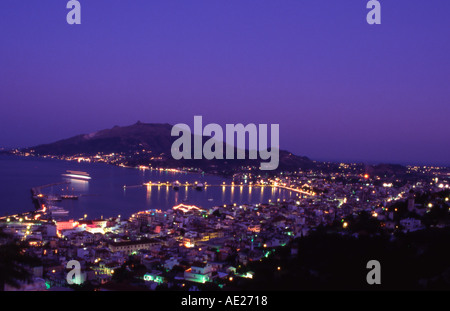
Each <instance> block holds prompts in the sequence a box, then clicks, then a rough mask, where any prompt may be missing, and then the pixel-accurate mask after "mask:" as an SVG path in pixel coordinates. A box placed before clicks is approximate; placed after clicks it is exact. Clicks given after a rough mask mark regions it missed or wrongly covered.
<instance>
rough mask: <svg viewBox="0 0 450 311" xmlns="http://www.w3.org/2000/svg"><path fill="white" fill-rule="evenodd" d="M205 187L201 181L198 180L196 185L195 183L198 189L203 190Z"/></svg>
mask: <svg viewBox="0 0 450 311" xmlns="http://www.w3.org/2000/svg"><path fill="white" fill-rule="evenodd" d="M203 187H204V185H203V184H202V183H201V182H199V183H197V182H196V183H195V185H194V188H195V189H196V190H202V189H203Z"/></svg>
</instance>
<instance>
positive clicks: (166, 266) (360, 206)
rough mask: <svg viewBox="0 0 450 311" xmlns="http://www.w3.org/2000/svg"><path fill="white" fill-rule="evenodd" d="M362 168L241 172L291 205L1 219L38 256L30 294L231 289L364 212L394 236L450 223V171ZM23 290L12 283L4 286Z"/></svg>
mask: <svg viewBox="0 0 450 311" xmlns="http://www.w3.org/2000/svg"><path fill="white" fill-rule="evenodd" d="M358 167H359V166H358V165H356V164H354V165H352V164H344V163H341V164H340V168H341V172H333V173H324V172H318V171H297V172H284V173H283V172H282V173H279V174H277V175H276V176H275V177H273V176H272V177H262V176H261V175H259V174H257V173H256V174H255V173H252V172H253V171H251V170H250V171H248V172H241V173H238V174H235V176H234V179H233V186H236V187H242V186H244V185H245V186H247V187H268V188H274V187H281V188H284V189H288V190H291V191H295V192H296V199H295V200H290V201H283V200H277V201H276V202H261V203H259V204H236V203H234V204H226V205H223V206H213V207H211V208H208V209H202V208H199V207H197V206H195V205H188V204H183V203H182V204H178V205H176V206H173V208H172V209H169V210H158V209H151V210H146V211H139V212H136V213H134V214H133V215H132V216H131V217H130V218H128V219H124V218H122V217H120V216H117V217H110V218H105V219H103V218H101V219H88V218H86V217H85V218H82V219H70V220H63V221H61V220H56V219H54V218H53V217H52V216H51V214H48V213H46V212H45V209H42V208H41V209H37V210H36V211H33V212H29V213H24V214H17V215H9V216H4V217H1V218H0V227H1V232H2V239H1V244H2V245H7V244H8V243H12V242H11V241H15V243H20V245H21V252H22V253H24V254H27V256H30V257H32V258H36V259H38V263H37V264H36V265H33V266H30V268H29V272H30V274H31V280H30V281H29V282H21V283H19V284H18V285H17V287H18V289H21V290H73V289H77V288H78V289H80V288H84V289H92V290H123V289H139V290H160V289H168V290H208V289H218V290H220V289H225V290H226V289H233V288H235V284H236V283H237V282H239V280H246V281H251V280H252V279H253V278H254V277H255V272H254V271H252V270H251V269H249V268H248V267H249V266H251V264H252V263H255V262H264V260H267V259H269V258H271V256H273V255H274V254H276V253H277V252H278V251H279V250H282V249H283V248H290V252H291V253H292V254H296V253H298V252H299V251H301V250H298V249H296V248H295V246H293V244H292V241H294V240H295V239H301V238H303V237H306V236H308V235H309V234H311V233H312V232H314V230H316V228H318V227H319V226H334V228H337V230H338V232H339V234H341V235H351V236H356V237H357V236H358V234H360V232H358V231H356V232H355V230H352V225H353V222H352V219H354V217H356V216H358V215H361V214H362V213H364V214H365V215H368V217H370V218H371V219H373V220H374V221H375V223H376V226H377V228H376V230H380V231H383V232H385V233H387V234H390V235H391V236H392V237H395V236H396V234H397V233H409V232H415V231H420V230H423V229H425V228H430V227H435V228H445V227H448V226H449V224H450V218H449V217H447V216H448V214H449V208H450V202H449V197H450V189H449V185H450V182H449V177H450V173H449V171H448V169H445V168H439V167H417V166H411V167H408V174H411V175H414V178H411V179H409V180H406V181H402V180H401V179H399V178H397V177H395V176H391V177H383V176H378V175H377V176H371V175H369V174H368V173H364V171H361V170H359V169H358ZM44 199H45V196H44ZM39 202H41V204H45V200H43V201H39ZM442 211H443V213H441V212H442ZM436 215H444V216H442V217H441V216H436ZM366 229H367V230H369V228H366ZM71 260H77V261H78V262H80V264H81V271H82V273H81V276H80V278H78V279H77V284H76V285H70V284H68V283H67V281H66V276H67V274H68V272H69V270H68V269H67V267H66V265H67V262H69V261H71ZM280 269H281V267H278V270H280ZM77 286H78V287H77ZM17 287H13V286H11V285H8V284H5V290H15V289H16V290H17Z"/></svg>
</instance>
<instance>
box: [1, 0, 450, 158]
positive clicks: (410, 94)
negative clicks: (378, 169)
mask: <svg viewBox="0 0 450 311" xmlns="http://www.w3.org/2000/svg"><path fill="white" fill-rule="evenodd" d="M79 1H80V3H81V25H68V24H67V22H66V14H67V12H68V10H67V9H66V4H67V0H58V1H56V0H35V1H29V0H2V1H0V104H1V113H0V133H1V135H0V146H3V147H18V146H20V147H25V146H32V145H36V144H41V143H48V142H52V141H55V140H58V139H62V138H67V137H70V136H73V135H76V134H82V133H89V132H93V131H96V130H100V129H104V128H111V127H113V126H114V125H130V124H133V123H135V122H136V121H137V120H140V121H142V122H146V123H171V124H175V123H180V122H182V123H187V124H189V125H192V124H193V116H194V115H202V116H203V121H204V123H219V124H221V125H224V124H226V123H244V124H246V123H256V124H258V123H269V124H273V123H278V124H280V141H281V146H280V147H281V148H282V149H286V150H290V151H292V152H294V153H296V154H299V155H306V156H309V157H310V158H312V159H316V160H361V161H369V162H394V163H403V164H405V163H413V164H414V163H419V164H424V163H429V164H444V165H450V143H449V137H450V136H449V134H450V126H449V118H450V18H449V15H450V1H444V0H428V1H425V0H409V1H407V0H380V2H381V5H382V23H381V25H368V24H367V22H366V14H367V12H368V10H367V9H366V3H367V1H366V0H336V1H330V0H277V1H275V0H271V1H267V0H226V1H225V0H220V1H219V0H151V1H143V0H142V1H141V0H133V1H124V0H121V1H119V0H108V1H103V0H79Z"/></svg>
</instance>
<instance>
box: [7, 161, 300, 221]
mask: <svg viewBox="0 0 450 311" xmlns="http://www.w3.org/2000/svg"><path fill="white" fill-rule="evenodd" d="M68 170H74V171H83V172H86V173H88V174H89V175H90V176H91V178H92V179H91V180H89V181H83V180H77V179H68V178H67V177H64V176H62V174H64V173H66V172H67V171H68ZM176 180H178V181H179V182H180V183H181V184H184V183H186V182H188V183H194V182H196V181H197V182H202V183H206V184H207V185H211V186H207V187H206V188H205V189H203V190H201V191H199V190H195V189H193V188H192V187H184V186H182V187H180V189H179V190H178V191H176V190H174V189H172V187H170V186H168V187H166V186H159V187H158V186H152V187H146V186H144V185H143V184H144V183H147V182H149V181H152V182H154V183H157V182H158V181H159V182H162V183H164V182H173V181H176ZM65 182H66V184H63V183H65ZM224 182H225V183H226V184H228V185H229V184H230V183H231V180H229V179H225V178H223V177H220V176H211V175H201V174H193V173H180V172H172V171H157V170H139V169H136V168H123V167H118V166H114V165H110V164H104V163H87V162H81V163H78V162H74V161H63V160H54V159H45V158H36V157H18V156H8V155H2V156H0V216H6V215H12V214H17V213H21V212H27V211H31V210H34V205H33V203H32V200H31V188H33V187H38V186H43V185H48V184H55V183H61V184H59V185H54V186H51V187H47V188H45V189H43V193H45V194H48V195H61V194H70V195H77V196H79V198H78V200H62V201H60V202H55V203H54V204H55V205H56V206H60V207H63V208H64V209H65V210H68V211H69V215H68V216H66V218H69V219H79V218H82V217H84V216H85V215H86V216H87V218H89V219H94V218H100V217H105V218H107V217H115V216H118V215H121V216H122V217H126V218H128V217H129V216H130V215H131V214H133V213H136V212H138V211H143V210H149V209H161V210H167V209H170V208H172V207H173V206H175V205H178V204H180V203H183V204H193V205H196V206H198V207H200V208H204V209H209V208H211V207H214V206H218V205H224V204H233V203H236V204H251V203H253V204H255V203H267V202H269V200H270V201H272V202H275V201H277V200H280V201H282V200H291V199H295V197H296V196H297V194H295V193H292V192H290V191H288V190H284V189H276V188H270V187H264V188H260V187H246V186H244V187H240V186H235V187H222V186H212V185H222V184H223V183H224ZM124 186H126V187H125V188H124Z"/></svg>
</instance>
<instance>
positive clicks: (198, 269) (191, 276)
mask: <svg viewBox="0 0 450 311" xmlns="http://www.w3.org/2000/svg"><path fill="white" fill-rule="evenodd" d="M211 276H212V266H211V265H210V264H209V263H203V262H196V263H194V264H193V265H192V266H191V267H190V268H189V269H187V270H185V271H184V279H185V280H187V281H191V282H197V283H206V282H208V281H210V280H211Z"/></svg>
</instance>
